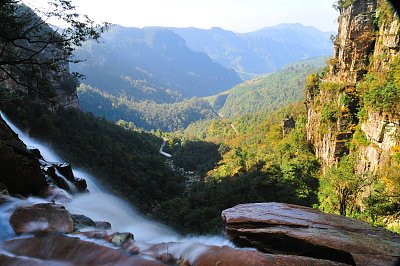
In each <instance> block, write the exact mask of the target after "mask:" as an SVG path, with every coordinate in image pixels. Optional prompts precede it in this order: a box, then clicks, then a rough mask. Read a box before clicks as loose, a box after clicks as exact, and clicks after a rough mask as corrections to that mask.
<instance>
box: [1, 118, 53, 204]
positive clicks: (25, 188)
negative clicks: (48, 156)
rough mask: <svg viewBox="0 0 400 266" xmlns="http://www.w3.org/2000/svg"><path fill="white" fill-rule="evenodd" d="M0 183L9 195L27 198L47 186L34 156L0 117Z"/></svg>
mask: <svg viewBox="0 0 400 266" xmlns="http://www.w3.org/2000/svg"><path fill="white" fill-rule="evenodd" d="M0 183H3V184H4V186H5V189H6V190H7V191H8V193H11V194H20V195H23V196H27V195H29V194H35V193H38V192H39V191H41V190H42V189H44V188H45V187H46V186H47V182H46V179H45V177H44V176H43V174H42V171H41V168H40V164H39V161H38V160H37V158H36V155H35V154H34V153H32V152H31V151H29V150H28V149H27V147H26V146H25V144H24V143H23V142H22V141H21V140H19V138H18V135H17V134H15V133H14V132H13V131H12V130H11V128H10V127H9V126H8V125H7V123H6V122H5V121H4V120H3V119H2V118H1V117H0Z"/></svg>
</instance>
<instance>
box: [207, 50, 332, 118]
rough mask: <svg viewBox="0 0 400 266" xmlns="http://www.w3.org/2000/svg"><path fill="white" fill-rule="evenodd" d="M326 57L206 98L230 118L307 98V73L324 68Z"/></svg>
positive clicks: (271, 109) (298, 63)
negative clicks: (305, 86)
mask: <svg viewBox="0 0 400 266" xmlns="http://www.w3.org/2000/svg"><path fill="white" fill-rule="evenodd" d="M326 60H327V58H324V57H318V58H312V59H309V60H305V61H300V62H297V63H294V64H291V65H289V66H286V67H285V68H284V69H283V70H280V71H277V72H275V73H272V74H269V75H266V76H261V77H257V78H254V79H252V80H250V81H246V82H244V83H242V84H240V85H237V86H236V87H234V88H232V89H230V90H228V91H226V92H223V93H221V94H218V95H216V96H213V97H208V98H206V99H207V100H208V101H210V103H211V104H212V105H213V107H214V109H215V110H216V111H218V112H219V113H220V114H222V115H223V116H228V117H232V116H236V115H243V114H249V113H256V112H268V111H273V110H277V109H279V108H281V107H282V106H285V105H287V104H289V103H293V102H296V101H299V100H302V99H304V85H305V83H306V78H307V75H309V74H310V73H313V72H315V71H319V70H321V69H322V68H323V67H324V66H325V64H326Z"/></svg>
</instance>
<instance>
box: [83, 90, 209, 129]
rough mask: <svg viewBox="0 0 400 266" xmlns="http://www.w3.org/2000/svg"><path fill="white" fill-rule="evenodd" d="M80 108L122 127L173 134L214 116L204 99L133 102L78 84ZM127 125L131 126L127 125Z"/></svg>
mask: <svg viewBox="0 0 400 266" xmlns="http://www.w3.org/2000/svg"><path fill="white" fill-rule="evenodd" d="M78 95H79V105H80V106H81V108H82V109H83V110H84V111H86V112H91V113H93V114H95V115H97V116H100V117H105V118H107V119H108V120H111V121H113V122H118V123H119V124H121V125H124V124H126V125H131V126H132V123H133V125H134V127H139V128H142V129H145V130H149V131H150V130H152V129H153V130H162V131H175V130H179V129H184V128H186V127H187V126H188V125H189V124H191V123H193V122H194V121H198V120H202V119H210V118H214V117H216V116H217V114H216V113H215V112H214V110H213V108H212V107H211V105H210V103H209V102H208V101H206V100H203V99H199V98H192V99H189V100H185V101H182V102H176V103H155V102H153V101H149V100H145V101H135V100H132V99H129V98H127V97H117V96H114V95H111V94H109V93H106V92H104V91H101V90H99V89H96V88H93V87H91V86H88V85H85V84H81V86H80V87H79V88H78ZM129 123H130V124H129Z"/></svg>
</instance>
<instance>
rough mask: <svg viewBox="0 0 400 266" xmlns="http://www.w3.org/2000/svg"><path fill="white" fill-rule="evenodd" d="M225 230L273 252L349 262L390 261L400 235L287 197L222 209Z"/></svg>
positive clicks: (240, 242)
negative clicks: (287, 201) (284, 200)
mask: <svg viewBox="0 0 400 266" xmlns="http://www.w3.org/2000/svg"><path fill="white" fill-rule="evenodd" d="M222 217H223V219H224V221H225V223H226V233H227V234H228V236H229V238H230V239H231V240H232V241H233V242H234V243H236V244H237V245H239V246H242V247H255V248H257V249H258V250H260V251H263V252H268V253H274V254H292V255H301V256H308V257H313V258H318V259H327V260H332V261H337V262H342V263H347V264H350V265H370V264H369V263H368V261H374V265H391V264H393V263H394V262H395V260H396V259H397V257H398V256H399V254H400V236H399V235H396V234H394V233H391V232H389V231H387V230H384V229H381V228H375V227H371V226H370V225H368V224H366V223H364V222H361V221H359V220H356V219H351V218H348V217H344V216H340V215H334V214H326V213H322V212H320V211H318V210H315V209H312V208H307V207H301V206H296V205H291V204H284V203H251V204H241V205H237V206H235V207H233V208H230V209H227V210H225V211H223V212H222Z"/></svg>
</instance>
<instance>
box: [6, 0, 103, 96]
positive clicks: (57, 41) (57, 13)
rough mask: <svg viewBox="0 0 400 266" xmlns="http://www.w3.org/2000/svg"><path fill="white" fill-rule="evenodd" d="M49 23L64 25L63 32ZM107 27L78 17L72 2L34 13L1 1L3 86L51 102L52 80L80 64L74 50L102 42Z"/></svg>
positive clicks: (63, 0)
mask: <svg viewBox="0 0 400 266" xmlns="http://www.w3.org/2000/svg"><path fill="white" fill-rule="evenodd" d="M49 19H52V20H58V21H62V23H63V28H57V29H52V28H51V27H50V26H49V25H48V24H47V21H48V20H49ZM104 26H106V25H103V26H101V25H97V24H95V23H94V22H93V21H92V20H90V19H89V18H88V17H87V16H82V15H79V14H78V13H76V12H75V7H74V6H73V5H72V3H71V1H70V0H52V1H50V2H49V6H48V8H46V9H43V10H41V9H39V8H37V9H34V10H32V9H31V8H29V7H27V6H25V5H24V4H23V3H22V1H20V0H5V1H1V2H0V28H1V31H0V82H1V83H2V84H5V83H4V82H6V81H7V82H8V83H10V82H12V83H14V84H17V85H20V86H23V88H24V90H27V91H28V92H29V93H31V94H36V95H39V96H40V97H42V98H46V99H49V100H50V99H51V98H52V96H53V95H52V91H51V90H50V89H49V86H50V82H49V80H50V81H51V80H59V79H61V77H62V76H65V75H69V72H68V63H69V62H77V60H76V59H74V58H73V57H72V52H73V50H74V49H75V47H77V46H80V45H81V44H82V43H83V42H84V41H86V40H88V39H97V38H99V36H100V33H101V32H102V31H103V30H104V29H105V27H104ZM67 82H68V81H67ZM65 86H67V87H68V85H67V84H65ZM5 87H6V86H2V88H3V89H4V88H5Z"/></svg>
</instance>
